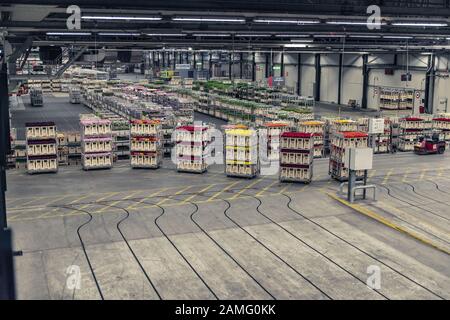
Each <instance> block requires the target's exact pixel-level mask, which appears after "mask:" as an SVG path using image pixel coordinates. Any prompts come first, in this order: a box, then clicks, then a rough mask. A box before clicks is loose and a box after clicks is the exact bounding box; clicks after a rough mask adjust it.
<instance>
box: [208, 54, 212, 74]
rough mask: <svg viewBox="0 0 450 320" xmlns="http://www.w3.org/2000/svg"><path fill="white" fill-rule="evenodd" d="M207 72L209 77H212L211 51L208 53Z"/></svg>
mask: <svg viewBox="0 0 450 320" xmlns="http://www.w3.org/2000/svg"><path fill="white" fill-rule="evenodd" d="M208 74H209V79H211V78H212V53H211V52H210V53H209V63H208Z"/></svg>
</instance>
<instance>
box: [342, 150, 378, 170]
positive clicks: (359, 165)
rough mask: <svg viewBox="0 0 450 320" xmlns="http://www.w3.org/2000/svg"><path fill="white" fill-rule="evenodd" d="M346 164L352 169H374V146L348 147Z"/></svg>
mask: <svg viewBox="0 0 450 320" xmlns="http://www.w3.org/2000/svg"><path fill="white" fill-rule="evenodd" d="M344 166H345V167H346V168H347V169H350V170H372V167H373V149H372V148H346V149H345V161H344Z"/></svg>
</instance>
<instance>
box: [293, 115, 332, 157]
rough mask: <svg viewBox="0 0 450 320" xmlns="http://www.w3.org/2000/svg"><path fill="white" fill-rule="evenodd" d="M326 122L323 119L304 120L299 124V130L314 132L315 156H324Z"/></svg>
mask: <svg viewBox="0 0 450 320" xmlns="http://www.w3.org/2000/svg"><path fill="white" fill-rule="evenodd" d="M324 130H325V122H323V121H304V122H301V123H300V124H299V126H298V131H299V132H305V133H312V134H313V137H314V138H313V140H314V151H313V153H314V158H322V157H324V134H325V132H324Z"/></svg>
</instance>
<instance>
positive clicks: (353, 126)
mask: <svg viewBox="0 0 450 320" xmlns="http://www.w3.org/2000/svg"><path fill="white" fill-rule="evenodd" d="M356 131H358V123H357V122H356V121H354V120H350V119H328V120H327V123H326V127H325V138H324V146H325V153H326V154H328V153H331V139H332V137H333V135H334V134H335V133H337V132H356Z"/></svg>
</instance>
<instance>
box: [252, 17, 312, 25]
mask: <svg viewBox="0 0 450 320" xmlns="http://www.w3.org/2000/svg"><path fill="white" fill-rule="evenodd" d="M253 22H255V23H288V24H316V23H320V20H297V19H269V18H267V19H263V18H258V19H253Z"/></svg>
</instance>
